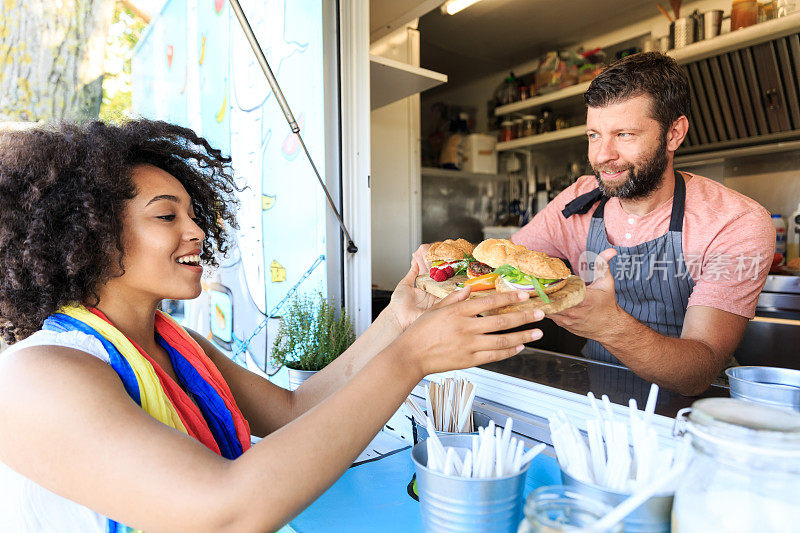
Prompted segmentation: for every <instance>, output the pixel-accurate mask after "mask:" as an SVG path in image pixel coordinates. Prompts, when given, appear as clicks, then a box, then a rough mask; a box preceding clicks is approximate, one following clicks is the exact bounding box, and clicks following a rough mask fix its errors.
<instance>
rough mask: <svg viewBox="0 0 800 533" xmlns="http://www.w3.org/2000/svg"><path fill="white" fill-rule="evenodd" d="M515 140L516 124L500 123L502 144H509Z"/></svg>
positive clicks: (509, 122) (505, 121)
mask: <svg viewBox="0 0 800 533" xmlns="http://www.w3.org/2000/svg"><path fill="white" fill-rule="evenodd" d="M513 139H514V123H513V122H511V121H510V120H504V121H503V122H501V123H500V142H507V141H511V140H513Z"/></svg>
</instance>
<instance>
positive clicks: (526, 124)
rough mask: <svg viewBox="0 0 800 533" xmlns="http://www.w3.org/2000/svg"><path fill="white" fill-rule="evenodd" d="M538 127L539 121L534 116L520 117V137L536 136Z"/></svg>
mask: <svg viewBox="0 0 800 533" xmlns="http://www.w3.org/2000/svg"><path fill="white" fill-rule="evenodd" d="M538 126H539V120H538V119H537V118H536V115H524V116H523V117H522V136H523V137H528V136H529V135H536V133H537V131H538V130H537V127H538Z"/></svg>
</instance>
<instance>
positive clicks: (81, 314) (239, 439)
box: [42, 306, 250, 532]
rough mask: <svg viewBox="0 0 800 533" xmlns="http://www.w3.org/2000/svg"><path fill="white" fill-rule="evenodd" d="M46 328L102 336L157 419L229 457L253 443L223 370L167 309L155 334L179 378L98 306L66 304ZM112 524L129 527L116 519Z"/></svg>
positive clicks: (131, 388) (112, 528) (134, 393)
mask: <svg viewBox="0 0 800 533" xmlns="http://www.w3.org/2000/svg"><path fill="white" fill-rule="evenodd" d="M42 329H46V330H50V331H58V332H62V331H75V330H77V331H81V332H83V333H86V334H89V335H92V336H93V337H95V338H96V339H98V340H99V341H100V342H101V343H102V345H103V347H104V348H105V349H106V352H108V355H109V363H110V365H111V367H112V368H113V369H114V370H115V371H116V373H117V374H118V375H119V377H120V379H121V380H122V384H123V386H124V387H125V391H126V392H127V393H128V395H129V396H130V397H131V398H132V399H133V400H134V401H135V402H136V403H137V404H138V405H139V406H140V407H141V408H142V409H144V410H145V411H146V412H147V413H148V414H149V415H150V416H152V417H153V418H155V419H156V420H158V421H160V422H162V423H163V424H165V425H167V426H169V427H171V428H175V429H177V430H179V431H182V432H183V433H186V434H187V435H190V436H192V437H194V438H195V439H197V440H199V441H200V442H202V443H203V444H205V445H206V446H207V447H208V448H210V449H211V450H213V451H214V452H216V453H218V454H220V455H221V456H223V457H225V458H227V459H235V458H237V457H239V456H240V455H241V454H242V453H244V452H245V451H247V450H248V449H249V448H250V427H249V425H248V423H247V421H246V420H245V418H244V416H243V415H242V413H241V411H239V408H238V407H237V405H236V402H235V401H234V399H233V394H231V391H230V388H229V387H228V385H227V383H225V379H224V378H223V377H222V374H221V373H220V372H219V370H218V369H217V367H216V366H215V365H214V363H212V362H211V360H210V359H209V358H208V356H207V355H206V354H205V352H203V349H202V348H201V347H200V346H199V345H198V344H197V342H195V340H194V339H192V337H191V336H189V334H188V333H187V332H186V330H184V329H183V328H182V327H181V326H180V325H179V324H177V323H176V322H175V321H174V320H172V319H171V318H170V317H169V316H168V315H166V314H164V313H162V312H161V311H157V312H156V318H155V330H156V340H157V341H158V343H159V344H160V345H161V346H162V347H163V348H164V349H165V350H166V351H167V353H168V354H169V357H170V360H171V361H172V366H173V367H174V369H175V374H176V375H177V377H178V382H179V383H175V381H174V380H173V379H172V378H170V377H169V376H168V375H167V374H166V373H165V372H164V371H163V370H162V369H161V368H160V367H159V366H158V365H157V364H155V362H154V361H153V360H152V359H151V358H150V357H149V356H148V355H147V354H146V353H145V352H144V350H142V349H141V348H140V347H139V346H138V345H137V344H136V343H135V342H133V341H131V340H130V339H128V338H127V337H126V336H125V335H124V334H123V333H122V332H121V331H119V330H118V329H117V328H116V327H114V325H113V324H112V323H111V322H110V321H109V320H108V318H106V316H105V315H103V313H102V312H100V311H99V310H97V309H91V310H89V309H86V308H85V307H83V306H68V307H63V308H62V309H60V310H59V312H58V313H55V314H53V315H51V316H50V317H48V318H47V319H46V320H45V321H44V325H43V326H42ZM184 389H185V390H186V392H184ZM187 392H188V394H187ZM189 395H191V396H189ZM192 400H194V401H192ZM108 530H109V532H121V531H122V532H124V531H130V529H129V528H127V527H126V526H123V525H121V524H119V523H117V522H115V521H113V520H111V519H109V525H108Z"/></svg>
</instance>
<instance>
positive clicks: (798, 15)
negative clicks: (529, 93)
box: [494, 11, 800, 117]
mask: <svg viewBox="0 0 800 533" xmlns="http://www.w3.org/2000/svg"><path fill="white" fill-rule="evenodd" d="M798 28H800V11H795V12H793V13H790V14H788V15H786V16H782V17H778V18H774V19H772V20H767V21H765V22H761V23H758V24H755V25H752V26H747V27H742V28H740V29H737V30H736V31H732V32H728V33H723V34H721V35H718V36H715V37H713V38H709V39H705V40H702V41H698V42H695V43H692V44H689V45H687V46H684V47H682V48H679V49H677V50H675V49H671V50H668V51H667V52H666V53H667V54H668V55H670V56H672V57H674V58H675V60H676V61H677V62H678V63H680V64H685V63H691V62H693V61H699V60H701V59H706V58H708V57H711V56H714V55H718V54H721V53H723V52H728V51H731V50H736V49H739V48H743V47H746V46H752V45H754V44H759V43H763V42H766V41H770V40H772V39H776V38H779V37H785V36H786V35H791V34H793V33H797V32H798ZM590 84H591V80H590V81H585V82H583V83H578V84H576V85H572V86H569V87H566V88H563V89H559V90H557V91H553V92H550V93H547V94H543V95H539V96H535V97H532V98H527V99H525V100H517V101H514V102H511V103H508V104H505V105H501V106H498V107H496V108H495V110H494V114H495V116H498V117H499V116H506V115H522V114H526V113H525V112H526V111H529V110H533V109H537V108H541V107H544V106H546V105H551V106H552V105H553V104H554V103H556V102H568V101H574V102H576V103H577V102H579V101H580V99H581V98H582V96H583V93H585V92H586V90H587V89H588V88H589V85H590Z"/></svg>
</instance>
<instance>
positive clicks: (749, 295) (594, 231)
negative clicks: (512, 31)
mask: <svg viewBox="0 0 800 533" xmlns="http://www.w3.org/2000/svg"><path fill="white" fill-rule="evenodd" d="M584 98H585V101H586V106H587V112H586V134H587V137H588V141H589V162H590V163H591V165H592V169H593V170H594V173H595V174H594V175H588V176H583V177H581V178H579V179H578V180H577V181H576V182H575V183H574V184H572V185H571V186H570V187H569V188H567V189H566V190H564V191H563V192H562V193H561V194H559V195H558V196H557V197H556V198H555V199H553V201H551V202H550V203H549V204H548V205H547V206H546V207H545V208H544V209H543V210H542V211H540V212H539V213H538V214H537V215H536V216H535V217H534V218H533V220H532V221H531V222H530V223H528V224H527V225H525V226H524V227H522V228H521V229H520V230H519V231H518V232H517V233H516V234H514V235H513V236H512V238H511V240H512V241H513V242H514V243H516V244H522V245H524V246H526V247H528V248H529V249H531V250H538V251H542V252H545V253H547V254H548V255H550V256H553V257H560V258H563V259H566V260H568V261H569V262H570V264H571V265H572V266H573V269H574V270H576V271H577V272H578V273H580V274H581V275H582V276H584V278H585V279H587V278H588V279H587V281H592V280H593V282H592V283H591V285H589V286H588V287H587V294H586V299H585V300H584V302H583V303H582V304H581V305H579V306H577V307H574V308H571V309H568V310H566V311H563V312H561V313H559V314H555V315H549V318H551V319H553V320H554V321H555V322H556V323H557V324H558V325H559V326H561V327H564V328H566V329H567V330H569V331H571V332H572V333H574V334H576V335H579V336H582V337H585V338H586V339H588V341H587V343H586V345H585V347H584V349H583V354H584V355H585V356H586V357H589V358H591V359H594V360H600V361H605V362H610V363H616V364H620V363H622V364H624V365H626V366H627V367H628V368H630V369H631V370H632V371H633V372H634V373H636V374H637V375H639V376H640V377H642V378H644V379H646V380H647V381H651V382H654V383H657V384H659V385H660V386H662V387H666V388H668V389H671V390H674V391H677V392H679V393H681V394H685V395H695V394H699V393H701V392H703V391H704V390H705V389H706V388H708V386H709V385H710V384H711V382H712V381H713V380H714V378H715V377H716V376H717V375H718V374H719V372H720V371H721V370H722V369H723V368H724V367H725V365H726V363H728V362H729V361H730V360H731V357H732V354H733V352H734V350H735V349H736V347H737V345H738V344H739V341H740V340H741V338H742V335H743V334H744V331H745V328H746V327H747V322H748V320H749V319H751V318H753V317H754V316H755V308H756V302H757V300H758V296H759V293H760V292H761V289H762V288H763V286H764V283H765V281H766V276H767V273H768V270H769V266H770V264H771V261H772V257H773V253H774V250H775V230H774V227H773V225H772V222H771V220H770V215H769V213H768V212H767V211H766V210H765V209H764V208H763V207H762V206H761V205H759V204H758V203H756V202H755V201H753V200H751V199H750V198H747V197H746V196H743V195H741V194H739V193H737V192H735V191H732V190H730V189H728V188H726V187H725V186H724V185H722V184H720V183H718V182H716V181H713V180H710V179H707V178H704V177H702V176H698V175H695V174H691V173H688V172H678V171H675V170H674V169H673V158H674V155H675V151H676V150H677V149H678V147H679V146H680V145H681V143H682V142H683V139H684V138H685V137H686V133H687V131H688V128H689V120H688V118H687V117H688V115H689V106H690V102H689V81H688V79H687V77H686V74H685V72H684V71H683V70H682V69H681V68H680V67H679V66H678V65H677V63H676V62H675V60H673V59H672V58H670V57H668V56H666V55H663V54H660V53H657V52H650V53H642V54H636V55H632V56H628V57H626V58H623V59H621V60H620V61H617V62H616V63H614V64H612V65H610V66H609V67H608V68H606V69H605V70H604V71H603V72H602V73H601V74H600V75H599V76H598V77H597V78H595V79H594V81H592V83H591V85H590V86H589V89H588V90H587V91H586V94H585V96H584ZM426 246H427V245H423V246H422V247H420V249H419V250H418V251H417V252H416V253H415V258H416V259H417V261H418V262H420V260H421V257H424V250H425V249H426Z"/></svg>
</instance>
